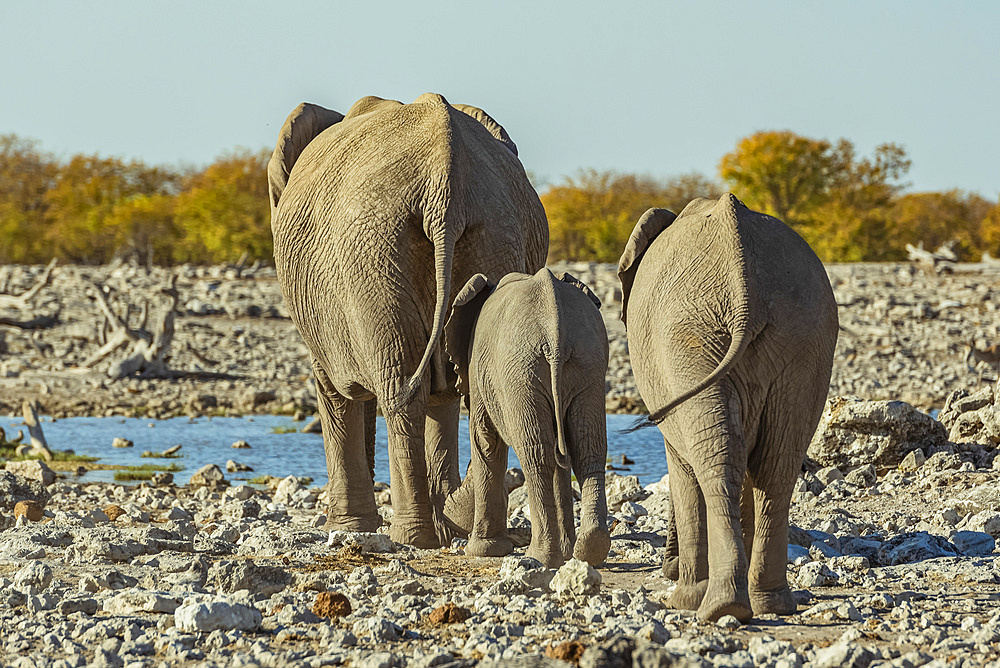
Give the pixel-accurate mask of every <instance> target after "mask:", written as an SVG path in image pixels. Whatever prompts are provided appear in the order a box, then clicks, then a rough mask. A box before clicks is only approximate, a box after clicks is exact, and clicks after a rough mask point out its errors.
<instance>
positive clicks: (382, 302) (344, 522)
mask: <svg viewBox="0 0 1000 668" xmlns="http://www.w3.org/2000/svg"><path fill="white" fill-rule="evenodd" d="M268 185H269V192H270V197H271V228H272V231H273V233H274V259H275V266H276V269H277V272H278V280H279V283H280V284H281V289H282V292H283V294H284V297H285V301H286V302H287V304H288V309H289V312H290V314H291V316H292V320H293V321H294V322H295V325H296V327H297V328H298V331H299V333H300V334H301V335H302V338H303V340H304V341H305V343H306V345H307V346H308V347H309V350H310V352H311V354H312V357H313V371H314V373H315V376H316V384H317V388H318V394H319V410H320V418H321V421H322V425H323V439H324V446H325V448H326V461H327V471H328V473H329V475H330V481H331V483H332V485H333V488H334V499H333V501H332V503H331V505H330V507H329V509H328V517H329V521H328V526H329V527H331V528H338V529H345V530H353V531H373V530H374V529H375V528H376V527H378V526H379V525H380V524H381V519H380V517H379V515H378V512H377V510H376V505H375V498H374V493H373V485H372V476H373V467H374V436H375V408H376V401H377V402H378V405H379V406H381V408H382V411H383V413H384V414H385V418H386V424H387V426H388V431H389V460H390V461H389V474H390V477H391V483H392V491H393V511H394V514H393V521H392V528H391V532H390V535H391V536H392V538H393V539H394V540H396V541H398V542H401V543H408V544H411V545H416V546H419V547H434V546H438V545H443V544H448V543H450V541H451V537H452V530H451V529H450V528H449V524H448V522H447V521H446V520H445V519H444V517H443V515H442V514H441V510H442V507H443V505H444V499H445V498H446V497H447V495H448V494H449V493H450V492H452V491H453V490H454V489H455V488H457V487H458V485H459V482H460V478H459V472H458V458H457V454H458V435H457V430H458V411H459V403H458V402H459V399H458V394H457V392H455V390H454V384H455V375H454V371H453V369H452V367H451V365H450V364H449V363H448V361H447V357H446V355H445V354H444V351H443V348H442V346H440V345H438V344H439V342H440V339H441V336H442V331H443V328H444V322H445V318H446V316H447V313H448V309H449V305H450V303H451V301H452V296H453V295H452V290H451V286H452V284H453V283H457V285H459V286H460V285H463V284H464V283H465V282H466V281H467V280H468V279H469V278H470V277H471V276H472V275H473V274H475V273H476V272H477V271H487V272H490V273H491V274H493V275H504V274H507V273H509V272H511V271H536V270H537V269H538V268H540V267H541V266H542V265H543V264H544V261H545V256H546V253H547V249H548V226H547V224H546V221H545V213H544V211H543V209H542V206H541V202H539V200H538V196H537V195H536V193H535V191H534V189H533V188H532V187H531V184H530V183H529V182H528V179H527V177H526V175H525V173H524V169H523V167H522V166H521V163H520V161H519V160H518V159H517V154H516V148H515V146H514V144H513V142H512V141H510V137H508V136H507V133H506V131H505V130H504V129H503V128H502V127H501V126H500V125H499V124H497V123H496V122H495V121H494V120H493V119H492V118H490V117H489V116H488V115H487V114H486V113H485V112H483V111H482V110H480V109H476V108H475V107H468V106H464V105H458V106H452V105H449V104H448V102H447V101H446V100H445V99H444V98H443V97H441V96H440V95H434V94H429V93H428V94H426V95H422V96H421V97H419V98H418V99H417V100H416V101H415V102H414V103H412V104H407V105H403V104H400V103H399V102H396V101H393V100H383V99H380V98H377V97H366V98H363V99H361V100H359V101H358V102H357V103H355V104H354V106H353V107H351V109H350V111H348V113H347V115H346V116H344V115H341V114H339V113H337V112H335V111H331V110H328V109H324V108H322V107H319V106H317V105H313V104H302V105H299V107H297V108H296V109H295V110H294V111H293V112H292V113H291V115H290V116H289V117H288V119H287V120H286V121H285V125H284V127H283V128H282V130H281V133H280V135H279V139H278V143H277V146H276V147H275V150H274V154H273V155H272V157H271V161H270V163H269V164H268Z"/></svg>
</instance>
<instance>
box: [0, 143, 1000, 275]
mask: <svg viewBox="0 0 1000 668" xmlns="http://www.w3.org/2000/svg"><path fill="white" fill-rule="evenodd" d="M269 156H270V151H269V150H260V151H251V150H246V149H241V150H236V151H233V152H231V153H228V154H226V155H223V156H221V157H219V158H218V159H217V160H215V161H214V162H213V163H211V164H210V165H208V166H207V167H204V168H172V167H164V166H150V165H147V164H145V163H143V162H141V161H137V160H123V159H121V158H114V157H112V158H108V157H101V156H99V155H74V156H72V157H70V158H68V159H57V158H56V157H55V156H53V155H52V154H50V153H47V152H45V151H42V150H41V148H40V147H39V144H38V142H36V141H33V140H30V139H24V138H20V137H18V136H16V135H2V136H0V262H3V263H25V264H26V263H42V262H47V261H48V260H49V259H50V258H52V257H57V258H59V259H60V260H62V261H66V262H75V263H85V264H96V263H105V262H109V261H111V260H112V259H115V258H134V259H135V260H137V261H139V262H141V263H143V264H146V263H149V264H152V263H156V264H175V263H182V262H193V263H216V262H232V261H234V260H236V259H237V258H238V257H241V256H243V255H244V253H246V254H248V255H249V256H251V257H254V258H259V259H263V260H267V261H269V260H270V259H271V252H272V246H271V230H270V209H269V205H268V197H267V176H266V167H267V160H268V158H269ZM909 168H910V160H909V158H908V157H907V156H906V152H905V151H904V150H903V148H902V147H900V146H897V145H895V144H883V145H881V146H878V147H877V148H876V149H875V150H874V152H873V154H872V155H871V156H859V155H858V154H857V152H856V150H855V147H854V145H853V144H852V143H851V142H850V141H848V140H846V139H840V140H837V141H836V142H830V141H827V140H817V139H811V138H808V137H803V136H800V135H797V134H795V133H792V132H788V131H781V132H774V131H766V132H757V133H755V134H752V135H750V136H748V137H745V138H744V139H742V140H741V141H740V142H739V143H738V144H737V145H736V147H735V148H734V150H733V151H731V152H729V153H727V154H726V155H724V156H723V157H722V158H721V160H720V161H719V166H718V174H717V178H715V179H713V178H710V177H708V176H705V175H702V174H698V173H690V174H683V175H680V176H676V177H672V178H668V179H656V178H652V177H648V176H641V175H636V174H622V173H616V172H599V171H595V170H582V171H580V172H579V173H578V174H576V175H574V176H570V177H566V178H565V179H563V180H562V181H561V182H560V183H557V184H555V185H552V186H549V187H548V188H546V189H544V191H543V192H542V194H541V199H542V204H543V205H544V206H545V211H546V214H547V215H548V219H549V227H550V239H551V241H550V250H549V258H550V260H584V261H598V262H615V261H617V260H618V257H619V255H620V254H621V251H622V248H624V246H625V242H626V241H627V240H628V236H629V234H630V233H631V231H632V227H633V225H634V224H635V221H636V220H637V219H638V218H639V216H640V215H641V214H642V213H643V212H644V211H645V210H646V209H647V208H649V207H651V206H657V207H662V208H667V209H671V210H672V211H674V212H675V213H676V212H680V210H681V209H683V208H684V206H685V205H686V204H687V203H688V202H689V201H690V200H692V199H694V198H695V197H717V196H718V195H719V194H721V193H722V192H724V191H726V190H729V191H731V192H733V193H734V194H736V195H737V196H738V197H740V198H741V199H742V200H743V201H744V202H745V203H746V204H747V206H749V207H751V208H753V209H756V210H758V211H763V212H765V213H768V214H771V215H774V216H777V217H778V218H781V219H782V220H784V221H785V222H786V223H788V224H789V225H791V226H792V227H793V228H794V229H795V230H796V231H798V232H799V234H801V235H802V236H803V237H804V238H805V239H806V241H808V242H809V243H810V245H811V246H812V247H813V249H815V250H816V252H817V254H818V255H819V256H820V257H821V258H822V259H823V260H825V261H828V262H838V261H889V260H902V259H905V257H906V250H905V248H906V245H907V244H914V245H916V244H918V243H921V242H922V243H923V244H924V245H925V247H926V248H929V249H931V248H935V247H937V246H938V245H940V244H942V243H945V242H948V241H952V240H955V241H957V244H956V247H955V250H956V252H957V253H958V255H959V258H960V259H963V260H975V259H978V258H979V256H980V254H981V253H983V252H984V251H988V252H990V253H991V254H992V255H994V256H1000V203H997V202H991V201H988V200H986V199H984V198H982V197H980V196H979V195H976V194H974V193H966V192H962V191H959V190H949V191H947V192H925V193H907V192H905V183H904V182H903V179H904V178H905V176H906V173H907V171H908V170H909Z"/></svg>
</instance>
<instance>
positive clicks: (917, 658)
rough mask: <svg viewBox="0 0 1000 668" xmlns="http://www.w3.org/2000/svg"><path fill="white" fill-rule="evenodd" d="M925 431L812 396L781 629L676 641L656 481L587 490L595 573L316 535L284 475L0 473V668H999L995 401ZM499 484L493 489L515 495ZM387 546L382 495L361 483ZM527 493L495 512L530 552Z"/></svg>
mask: <svg viewBox="0 0 1000 668" xmlns="http://www.w3.org/2000/svg"><path fill="white" fill-rule="evenodd" d="M941 420H942V421H941V422H939V421H937V420H934V419H932V418H930V417H929V416H927V415H925V414H923V413H920V412H919V411H917V410H915V409H914V408H912V407H911V406H909V405H908V404H905V403H902V402H886V401H870V400H860V399H839V398H838V399H834V400H832V401H831V402H830V405H829V407H828V410H827V412H826V414H825V415H824V419H823V423H822V424H821V427H820V429H819V431H818V432H817V436H816V437H815V438H814V440H813V443H812V444H811V446H810V451H809V459H808V461H807V465H808V471H807V472H805V473H804V474H803V475H802V477H801V478H800V480H799V482H798V485H797V488H796V492H795V496H794V499H793V508H792V520H793V522H794V525H793V527H792V528H791V530H790V532H789V539H790V545H789V550H788V558H789V565H788V578H789V582H790V584H791V585H792V587H793V590H794V594H795V597H796V599H797V600H798V602H799V607H798V611H797V612H796V613H795V614H793V615H791V616H788V617H777V616H775V615H760V616H758V617H756V618H755V619H753V620H752V621H751V623H750V624H748V625H740V624H739V623H738V622H737V621H736V620H735V619H734V618H731V617H724V618H722V619H721V620H719V621H718V622H717V623H714V624H713V623H707V622H701V621H698V620H697V619H696V618H695V617H694V616H693V615H692V614H691V613H689V612H687V611H679V610H673V609H671V608H670V607H669V605H668V603H669V596H670V592H671V589H672V588H673V583H671V582H669V581H667V580H665V579H664V578H663V577H662V575H661V572H660V569H659V565H660V563H661V560H662V556H663V545H664V543H665V538H664V537H665V534H666V529H667V519H666V514H667V504H668V497H667V494H668V490H669V477H665V478H664V479H663V480H661V481H659V482H657V483H655V484H653V485H650V486H648V487H646V488H645V489H644V488H642V487H640V486H639V483H638V480H637V479H636V478H635V476H630V475H627V474H626V475H620V474H618V473H614V472H612V473H610V474H609V481H608V505H609V508H610V509H611V513H612V518H611V522H612V535H613V539H612V550H611V554H610V555H609V557H608V560H607V562H606V563H605V564H603V565H601V567H600V568H598V569H594V568H591V567H590V566H588V565H587V564H585V563H583V562H579V561H571V562H569V563H567V564H566V565H564V566H563V567H562V568H560V569H558V570H547V569H545V568H543V567H542V566H541V564H539V563H538V562H536V561H534V560H532V559H528V558H526V557H524V556H523V547H521V548H518V550H517V551H516V552H515V554H514V555H512V556H510V557H507V558H504V559H488V558H467V557H465V556H464V555H463V553H462V546H463V544H464V543H463V541H461V540H456V541H455V542H454V543H453V545H452V546H451V547H450V548H447V549H440V550H416V549H412V548H409V547H405V546H402V545H398V544H395V543H393V542H392V541H391V540H390V539H389V538H388V536H387V535H386V534H385V533H382V532H384V531H386V529H387V526H386V527H383V529H381V530H380V532H379V533H374V534H351V533H343V532H337V531H334V532H330V531H326V530H324V529H323V528H322V525H323V524H324V522H325V517H324V516H323V508H324V507H325V504H326V498H325V492H324V490H321V489H319V488H310V487H306V486H304V485H303V484H301V482H300V481H299V480H297V479H296V478H294V477H289V478H286V479H284V480H280V481H279V480H275V481H273V483H272V485H271V486H270V487H269V488H267V489H265V488H253V487H249V486H246V485H240V486H229V485H228V483H227V482H226V481H225V479H224V474H223V473H222V472H221V471H219V470H218V469H217V468H214V467H212V466H209V467H206V468H205V469H203V470H201V471H199V472H198V474H196V476H195V477H194V479H193V484H192V485H191V486H185V487H176V486H174V485H172V484H171V483H170V482H169V478H166V477H164V478H161V479H159V480H157V481H156V482H154V483H153V484H151V485H150V484H142V485H139V486H137V487H125V486H120V485H111V484H107V485H105V484H81V483H73V482H71V480H72V479H71V478H59V477H56V475H55V474H53V473H52V472H51V471H48V470H47V467H45V466H44V465H43V464H41V463H39V462H25V463H11V464H9V465H8V470H7V471H2V472H0V509H2V510H0V527H2V530H0V660H2V663H3V664H4V665H11V666H18V667H24V668H27V667H29V666H37V667H42V666H51V667H53V668H57V667H58V668H62V667H63V666H83V665H97V666H133V667H136V668H138V667H139V666H164V665H199V666H216V665H218V666H285V665H301V666H323V665H348V666H370V667H375V666H452V667H459V666H463V667H464V666H474V665H478V666H484V667H489V666H532V665H534V666H566V665H570V664H577V665H579V666H583V667H598V666H602V667H632V666H634V667H636V668H638V667H646V666H706V667H707V666H719V667H737V666H739V667H746V668H750V667H752V666H773V667H782V668H791V667H795V666H824V667H828V668H833V667H835V666H855V667H857V668H865V667H875V666H898V667H901V668H904V667H907V668H908V667H913V666H922V665H923V666H945V665H948V666H987V665H990V666H1000V605H998V600H1000V554H998V553H997V550H996V539H997V538H998V537H1000V486H998V485H1000V458H996V457H995V455H996V451H995V447H996V443H997V442H998V441H1000V403H998V402H997V401H996V398H995V397H994V393H993V389H992V387H987V388H985V389H983V390H981V391H980V392H978V393H975V394H969V393H967V392H956V393H954V394H953V395H952V396H951V397H950V398H949V400H948V402H947V406H946V407H945V410H943V411H942V413H941ZM516 477H517V476H516V475H512V476H511V478H512V479H514V478H516ZM377 496H378V500H379V502H380V504H381V506H380V512H381V513H382V514H383V517H384V520H385V522H386V525H388V524H389V523H391V521H392V507H391V505H390V504H391V490H390V489H389V488H388V486H387V485H384V484H379V485H378V494H377ZM526 504H527V495H526V493H525V489H524V488H523V487H521V488H518V489H514V490H513V491H512V492H511V494H510V499H509V503H508V511H509V512H508V516H509V522H508V524H509V526H510V533H511V536H512V537H513V538H514V540H515V542H516V543H517V544H519V545H521V546H523V545H525V544H526V543H527V540H528V537H529V536H530V525H529V523H528V520H527V518H528V517H529V511H528V508H527V505H526Z"/></svg>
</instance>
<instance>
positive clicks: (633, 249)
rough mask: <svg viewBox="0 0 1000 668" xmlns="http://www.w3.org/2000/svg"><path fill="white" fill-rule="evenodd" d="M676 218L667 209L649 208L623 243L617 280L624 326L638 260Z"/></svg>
mask: <svg viewBox="0 0 1000 668" xmlns="http://www.w3.org/2000/svg"><path fill="white" fill-rule="evenodd" d="M676 218H677V214H675V213H674V212H673V211H668V210H667V209H649V210H648V211H646V213H644V214H642V216H640V218H639V222H637V223H636V224H635V228H633V229H632V235H631V236H630V237H629V238H628V243H627V244H625V252H624V253H622V258H621V259H620V260H619V261H618V280H619V281H621V284H622V322H623V323H625V325H626V327H627V326H628V322H627V321H626V319H625V318H626V314H627V312H628V296H629V293H630V292H631V291H632V283H634V282H635V272H636V271H637V270H638V269H639V261H640V260H641V259H642V256H643V254H644V253H645V252H646V249H647V248H649V244H651V243H653V239H655V238H656V237H657V236H658V235H659V234H660V232H662V231H663V230H665V229H667V228H668V227H670V224H671V223H672V222H674V220H675V219H676Z"/></svg>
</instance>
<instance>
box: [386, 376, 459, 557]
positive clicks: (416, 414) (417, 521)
mask: <svg viewBox="0 0 1000 668" xmlns="http://www.w3.org/2000/svg"><path fill="white" fill-rule="evenodd" d="M426 408H427V393H426V390H421V391H420V393H419V394H418V395H417V396H416V397H414V398H413V399H412V400H411V401H410V403H409V404H407V405H405V406H403V407H401V408H399V409H398V410H395V411H392V412H387V414H386V416H385V422H386V427H387V428H388V432H389V481H390V484H391V485H392V526H391V528H390V529H389V536H390V537H391V538H392V539H393V540H394V541H396V542H397V543H404V544H406V545H412V546H414V547H419V548H433V547H441V546H442V545H447V544H449V543H451V538H452V533H453V531H452V529H451V528H449V527H448V526H447V524H446V522H445V521H444V516H443V514H442V515H440V519H441V522H440V523H436V522H435V512H434V507H433V505H432V504H431V497H430V488H429V484H428V476H427V459H426V455H425V451H424V420H425V415H426ZM442 505H443V499H442Z"/></svg>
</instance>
